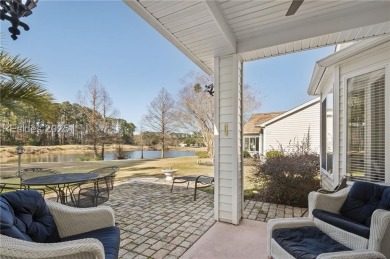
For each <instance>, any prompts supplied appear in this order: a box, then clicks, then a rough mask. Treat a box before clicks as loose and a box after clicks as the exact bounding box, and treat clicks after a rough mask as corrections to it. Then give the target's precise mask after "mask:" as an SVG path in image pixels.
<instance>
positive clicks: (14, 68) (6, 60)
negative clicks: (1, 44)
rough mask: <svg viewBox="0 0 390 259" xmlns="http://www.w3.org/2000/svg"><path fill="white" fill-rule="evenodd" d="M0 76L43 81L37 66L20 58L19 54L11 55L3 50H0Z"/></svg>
mask: <svg viewBox="0 0 390 259" xmlns="http://www.w3.org/2000/svg"><path fill="white" fill-rule="evenodd" d="M0 76H1V78H2V79H3V80H6V79H7V78H8V79H11V80H17V79H19V78H21V79H24V80H27V81H34V82H43V81H44V80H43V79H42V78H43V73H41V72H40V71H39V67H38V66H36V65H34V64H30V60H29V59H26V58H21V57H20V56H19V55H16V56H11V55H10V54H8V53H7V52H5V51H1V52H0Z"/></svg>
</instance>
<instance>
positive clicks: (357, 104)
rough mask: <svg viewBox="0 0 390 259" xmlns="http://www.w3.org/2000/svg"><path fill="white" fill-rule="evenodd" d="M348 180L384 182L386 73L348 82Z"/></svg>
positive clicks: (371, 74) (382, 70) (356, 78)
mask: <svg viewBox="0 0 390 259" xmlns="http://www.w3.org/2000/svg"><path fill="white" fill-rule="evenodd" d="M346 108H347V176H348V177H349V178H350V180H364V181H370V182H383V181H385V127H386V126H385V69H380V70H376V71H373V72H370V73H366V74H363V75H359V76H355V77H352V78H349V79H347V107H346Z"/></svg>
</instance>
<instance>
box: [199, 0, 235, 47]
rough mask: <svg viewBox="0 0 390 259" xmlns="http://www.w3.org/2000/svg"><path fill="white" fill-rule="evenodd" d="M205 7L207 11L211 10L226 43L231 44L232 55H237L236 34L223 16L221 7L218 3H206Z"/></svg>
mask: <svg viewBox="0 0 390 259" xmlns="http://www.w3.org/2000/svg"><path fill="white" fill-rule="evenodd" d="M204 3H205V5H206V6H207V9H208V10H209V12H210V14H211V16H212V17H213V19H214V21H215V22H216V24H217V26H218V28H219V29H220V31H221V32H222V35H223V36H224V37H225V39H226V41H227V42H228V43H229V46H230V47H231V51H232V52H231V53H230V54H235V53H237V52H236V51H237V39H236V37H235V36H234V33H233V31H232V29H231V28H230V26H229V25H228V23H227V21H226V18H225V16H224V15H223V13H222V11H221V8H220V6H219V3H218V1H207V0H206V1H205V2H204Z"/></svg>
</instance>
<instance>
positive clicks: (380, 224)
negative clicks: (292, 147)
mask: <svg viewBox="0 0 390 259" xmlns="http://www.w3.org/2000/svg"><path fill="white" fill-rule="evenodd" d="M355 184H357V183H355ZM359 184H360V185H362V186H363V185H364V186H366V185H368V188H367V189H365V190H372V192H373V193H372V196H371V197H375V198H371V199H367V201H368V200H369V201H371V202H373V200H375V202H377V204H378V205H377V206H376V209H375V208H374V211H373V213H371V214H369V217H367V218H366V222H365V223H358V224H355V223H356V222H355V223H354V221H353V220H351V219H350V218H348V217H347V216H346V215H348V213H347V212H345V211H346V210H347V209H348V205H346V204H347V202H346V201H347V200H348V202H351V199H352V200H353V199H354V197H351V196H352V195H351V193H352V192H351V187H347V188H345V189H342V190H340V191H338V192H336V193H333V194H323V193H318V192H311V193H310V194H309V216H308V217H307V218H294V219H275V220H270V221H269V223H268V225H267V229H268V230H267V231H268V232H267V238H268V239H267V241H268V243H267V252H268V255H269V257H270V258H295V257H294V256H292V255H291V254H290V253H288V252H287V251H286V250H289V249H290V248H291V247H290V248H286V243H288V242H290V241H291V240H292V239H290V240H287V239H288V237H287V238H286V239H284V240H283V242H285V243H283V242H281V241H280V240H281V238H280V236H277V235H278V231H276V230H279V229H284V230H283V231H285V232H284V233H286V232H288V231H290V232H289V234H291V235H294V233H293V232H294V231H297V230H298V229H301V230H302V228H304V227H308V229H311V230H313V229H315V230H319V231H320V232H322V234H325V235H322V236H321V237H324V236H326V238H327V239H328V240H331V241H334V243H336V244H339V245H340V246H343V247H344V248H346V249H345V250H349V251H337V250H336V251H332V252H323V253H321V254H319V255H318V257H317V258H390V247H389V245H388V244H390V207H389V206H390V187H387V188H386V189H384V188H385V187H384V186H382V187H383V188H382V187H379V186H380V185H376V184H370V183H361V182H360V183H358V184H357V185H356V186H358V185H359ZM356 186H355V189H354V191H353V192H354V193H355V194H356V193H359V190H357V189H356ZM365 190H360V193H359V195H360V194H363V196H364V195H370V194H367V192H369V191H365ZM355 197H356V196H355ZM378 197H379V200H378ZM364 198H366V197H364ZM353 202H356V200H355V201H352V203H353ZM358 202H360V201H358ZM368 203H369V202H368ZM371 204H372V203H371ZM371 204H370V205H369V206H371ZM353 205H354V208H353V210H354V211H353V212H352V213H353V214H354V216H355V217H361V216H362V215H361V214H364V213H363V212H361V213H357V212H356V206H355V205H356V203H353ZM360 205H361V206H362V207H364V206H365V205H364V202H361V203H360ZM383 207H384V209H383ZM349 208H351V207H349ZM321 213H323V214H322V215H320V214H321ZM324 215H325V217H323V216H324ZM332 217H333V218H332ZM329 220H330V221H329ZM367 221H370V222H367ZM329 222H331V223H329ZM355 225H358V231H357V230H356V229H354V227H355ZM351 226H353V227H351ZM346 227H347V228H346ZM362 232H364V234H362ZM308 235H309V234H308ZM284 237H286V235H285V236H284ZM278 238H279V239H278ZM277 239H278V241H277ZM286 240H287V241H286ZM304 241H307V240H304ZM293 242H296V241H293ZM299 242H300V243H301V244H303V243H304V242H303V241H301V240H300V241H299ZM321 242H323V240H321V241H320V242H319V244H320V243H321ZM288 245H290V244H288ZM306 246H307V245H306ZM309 246H313V247H314V246H316V244H312V243H311V244H310V245H309ZM313 247H311V248H313ZM332 247H333V248H334V245H332ZM303 250H305V248H304V249H303ZM325 250H326V249H325ZM298 257H299V256H298Z"/></svg>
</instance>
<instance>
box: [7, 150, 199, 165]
mask: <svg viewBox="0 0 390 259" xmlns="http://www.w3.org/2000/svg"><path fill="white" fill-rule="evenodd" d="M143 153H144V158H160V157H161V151H144V152H143ZM128 154H129V155H128V159H140V158H141V154H142V151H131V152H129V153H128ZM180 156H195V152H190V151H165V152H164V157H166V158H168V157H180ZM80 157H85V153H71V154H69V153H45V154H35V155H31V154H23V155H22V156H21V160H22V163H32V162H75V161H78V159H79V158H80ZM114 159H116V156H115V154H114V152H112V151H111V152H105V154H104V160H106V161H108V160H114ZM15 161H17V156H15V159H9V160H7V162H15Z"/></svg>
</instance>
